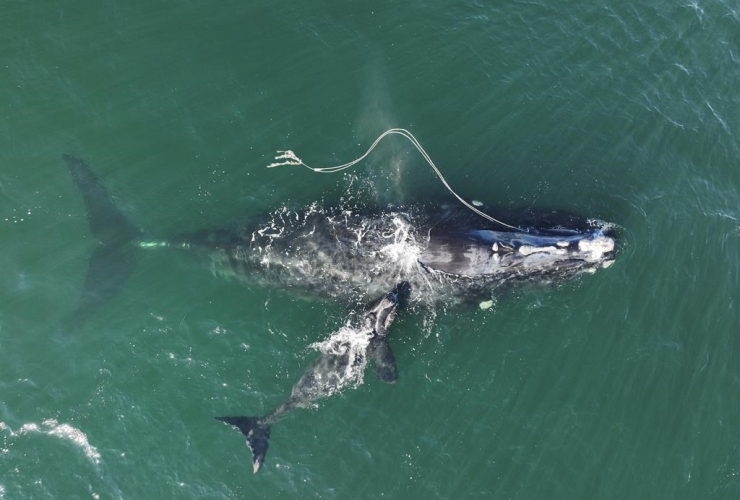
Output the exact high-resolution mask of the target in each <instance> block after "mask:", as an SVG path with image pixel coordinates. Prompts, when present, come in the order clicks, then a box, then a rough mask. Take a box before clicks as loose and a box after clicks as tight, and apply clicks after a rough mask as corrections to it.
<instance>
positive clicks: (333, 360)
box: [215, 282, 409, 474]
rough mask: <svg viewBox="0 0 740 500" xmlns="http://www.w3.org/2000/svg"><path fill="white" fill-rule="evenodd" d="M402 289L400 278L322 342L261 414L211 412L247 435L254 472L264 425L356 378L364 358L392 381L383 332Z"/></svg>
mask: <svg viewBox="0 0 740 500" xmlns="http://www.w3.org/2000/svg"><path fill="white" fill-rule="evenodd" d="M408 293H409V284H408V283H405V282H404V283H400V284H399V285H398V286H396V288H395V289H394V290H393V291H392V292H389V293H388V294H386V295H384V296H383V297H382V298H381V299H380V300H378V301H377V302H376V303H375V304H373V305H372V306H371V307H370V308H369V309H368V310H367V311H365V313H364V314H363V316H362V324H361V325H360V327H359V328H358V329H356V330H353V329H351V328H345V329H344V331H342V332H341V333H342V335H334V336H332V337H330V338H329V339H328V340H327V341H326V342H324V344H325V346H326V347H327V349H326V352H322V354H321V355H319V356H318V357H317V358H316V359H315V360H314V361H313V362H312V363H311V364H310V365H309V366H308V367H307V368H306V369H305V371H304V372H303V374H302V375H301V377H300V378H299V379H298V381H297V382H296V383H295V384H294V385H293V388H292V390H291V391H290V395H289V396H288V397H287V398H285V400H284V401H283V402H282V403H280V405H278V406H277V407H276V408H275V409H274V410H272V411H271V412H270V413H268V414H267V415H265V416H263V417H215V418H216V420H220V421H221V422H224V423H227V424H230V425H233V426H234V427H236V428H237V429H239V430H240V431H241V432H242V434H244V436H245V437H246V438H247V446H249V449H250V450H251V451H252V470H253V471H254V473H255V474H256V473H257V471H259V470H260V467H262V464H263V463H264V461H265V454H266V453H267V447H268V445H269V441H268V440H269V438H270V427H271V426H272V425H273V424H274V423H275V422H277V421H278V420H280V419H281V418H283V417H284V416H285V415H287V414H288V413H290V412H291V411H293V410H294V409H296V408H307V407H309V405H310V404H311V403H313V402H314V401H316V400H318V399H322V398H326V397H329V396H331V395H333V394H336V393H337V392H339V391H341V390H342V389H344V388H345V387H347V386H349V385H351V384H352V383H353V382H356V381H357V377H358V375H359V370H362V369H363V368H364V362H365V359H370V360H372V361H373V363H374V365H375V375H376V376H377V377H378V378H379V379H380V380H382V381H383V382H386V383H391V384H392V383H394V382H395V381H396V378H397V377H398V371H397V369H396V362H395V359H394V358H393V353H392V352H391V349H390V347H389V346H388V341H387V339H386V337H387V335H388V329H389V328H390V326H391V324H392V323H393V320H394V319H395V317H396V310H397V309H398V305H399V302H400V301H401V300H402V299H403V298H404V297H405V296H406V295H408ZM347 333H349V336H347ZM358 347H359V348H358Z"/></svg>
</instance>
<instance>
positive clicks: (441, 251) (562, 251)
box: [419, 227, 617, 279]
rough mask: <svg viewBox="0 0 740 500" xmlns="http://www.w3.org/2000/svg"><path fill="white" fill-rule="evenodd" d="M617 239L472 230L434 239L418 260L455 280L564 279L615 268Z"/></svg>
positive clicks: (599, 233) (593, 231) (590, 232)
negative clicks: (457, 278) (455, 276)
mask: <svg viewBox="0 0 740 500" xmlns="http://www.w3.org/2000/svg"><path fill="white" fill-rule="evenodd" d="M616 250H617V242H616V237H615V236H614V235H613V234H611V233H610V232H609V231H607V230H604V229H603V228H596V227H595V228H590V229H587V230H580V231H575V230H566V229H546V230H530V231H529V232H524V231H521V232H520V231H491V230H472V231H465V232H461V233H450V232H448V233H445V234H439V235H432V237H431V239H430V241H429V245H428V246H427V248H426V250H425V252H424V253H423V254H422V255H421V257H420V258H419V262H420V263H421V264H422V265H424V266H425V267H426V268H427V269H430V270H432V271H437V272H442V273H446V274H450V275H457V276H468V277H476V276H490V277H493V278H497V277H499V278H501V279H508V278H510V277H532V278H535V277H538V276H542V277H566V276H569V275H577V274H580V273H584V272H586V273H593V272H596V270H598V269H600V268H607V267H609V266H611V265H612V264H613V263H614V259H615V256H616Z"/></svg>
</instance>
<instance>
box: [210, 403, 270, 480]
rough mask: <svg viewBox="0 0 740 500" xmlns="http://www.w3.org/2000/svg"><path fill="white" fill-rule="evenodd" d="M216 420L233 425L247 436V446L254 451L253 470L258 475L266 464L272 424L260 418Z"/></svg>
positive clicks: (221, 418)
mask: <svg viewBox="0 0 740 500" xmlns="http://www.w3.org/2000/svg"><path fill="white" fill-rule="evenodd" d="M216 420H219V421H221V422H224V423H226V424H229V425H233V426H234V427H236V428H237V429H239V430H240V431H241V432H242V434H244V436H246V438H247V446H249V449H250V450H251V451H252V470H253V471H254V473H255V474H257V471H259V470H260V467H262V464H263V463H265V455H266V454H267V447H268V446H269V445H270V442H269V439H270V424H268V423H266V422H265V421H264V419H262V418H259V417H216Z"/></svg>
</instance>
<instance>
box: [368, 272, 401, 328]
mask: <svg viewBox="0 0 740 500" xmlns="http://www.w3.org/2000/svg"><path fill="white" fill-rule="evenodd" d="M410 292H411V285H409V283H408V282H406V281H404V282H402V283H399V284H398V285H396V287H395V288H394V289H393V291H392V292H389V293H387V294H385V295H384V296H383V297H382V298H381V299H380V300H378V301H377V302H376V303H375V304H373V305H372V306H371V307H370V308H369V309H368V310H367V311H365V314H364V315H363V318H364V321H365V326H366V327H367V328H368V329H370V330H372V331H373V333H374V334H375V335H379V336H385V335H386V333H387V331H388V327H390V325H391V323H393V320H394V318H395V317H396V310H397V309H398V305H399V304H400V302H401V301H402V300H404V299H405V298H406V297H408V295H409V293H410Z"/></svg>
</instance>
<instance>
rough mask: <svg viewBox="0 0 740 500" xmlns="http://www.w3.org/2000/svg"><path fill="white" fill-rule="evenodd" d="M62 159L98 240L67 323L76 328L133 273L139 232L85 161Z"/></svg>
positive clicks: (65, 156) (65, 157)
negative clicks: (75, 305) (78, 300)
mask: <svg viewBox="0 0 740 500" xmlns="http://www.w3.org/2000/svg"><path fill="white" fill-rule="evenodd" d="M62 159H63V160H64V162H65V163H66V165H67V168H68V169H69V172H70V174H71V175H72V180H73V181H74V183H75V185H76V186H77V188H78V189H79V191H80V194H82V199H83V200H84V202H85V209H86V211H87V221H88V223H89V225H90V231H91V232H92V234H93V236H94V237H95V239H97V240H98V247H97V248H96V249H95V251H94V252H93V254H92V256H91V257H90V262H89V264H88V268H87V276H86V277H85V284H84V287H83V291H82V296H81V297H80V302H79V304H78V306H77V309H76V310H75V312H74V313H73V314H72V317H71V318H70V320H69V321H68V325H67V326H68V327H69V328H71V329H76V328H79V327H80V326H82V325H83V324H84V323H85V322H86V321H87V320H88V319H89V318H90V316H92V315H93V313H94V312H95V310H96V309H97V308H98V307H99V306H100V305H102V304H104V303H105V302H107V301H108V300H110V299H111V298H112V297H114V296H115V295H116V294H117V293H118V292H119V291H120V290H121V288H122V286H123V283H124V282H125V281H126V280H127V279H128V277H129V276H130V275H131V273H132V272H133V270H134V267H135V264H136V257H137V252H136V247H135V246H134V245H133V244H132V242H134V241H135V240H136V239H138V237H139V235H140V231H139V230H138V229H137V228H136V226H134V225H133V224H131V222H130V221H129V220H128V219H127V218H126V216H125V215H124V214H123V212H122V211H121V209H120V208H119V207H118V206H117V205H116V203H115V202H114V200H113V198H112V197H111V196H110V194H109V193H108V190H107V189H106V188H105V186H104V185H103V184H102V183H101V182H100V181H99V180H98V178H97V177H96V176H95V174H94V173H93V172H92V171H91V170H90V168H89V167H88V166H87V165H86V164H85V162H83V161H82V160H79V159H77V158H74V157H72V156H70V155H66V154H65V155H62Z"/></svg>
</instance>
